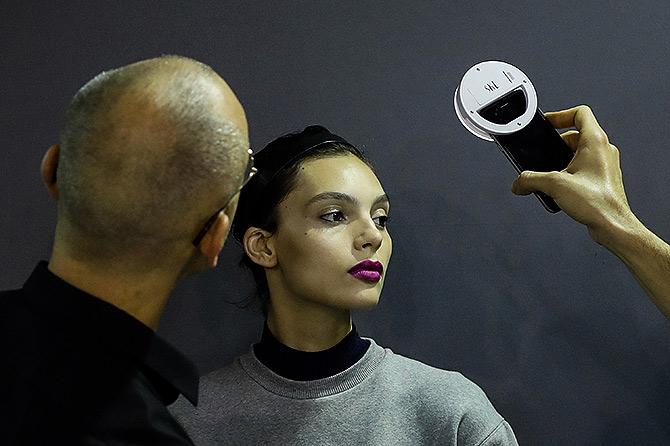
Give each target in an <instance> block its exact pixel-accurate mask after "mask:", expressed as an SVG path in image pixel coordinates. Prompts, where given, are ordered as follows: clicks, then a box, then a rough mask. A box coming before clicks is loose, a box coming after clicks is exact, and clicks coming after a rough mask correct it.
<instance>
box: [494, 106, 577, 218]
mask: <svg viewBox="0 0 670 446" xmlns="http://www.w3.org/2000/svg"><path fill="white" fill-rule="evenodd" d="M492 136H493V139H494V141H495V142H496V144H498V147H500V149H501V150H502V152H503V153H504V154H505V156H506V157H507V159H509V160H510V162H511V163H512V165H513V166H514V168H515V169H516V171H517V172H518V173H521V172H523V171H524V170H532V171H536V172H551V171H561V170H563V169H565V168H566V167H567V166H568V164H569V163H570V161H571V160H572V157H573V155H574V153H573V152H572V149H570V147H568V145H567V144H565V142H564V141H563V138H561V135H560V134H559V133H558V132H557V131H556V129H555V128H554V127H553V126H552V125H551V123H550V122H549V121H547V119H546V118H545V117H544V114H543V113H542V111H541V110H540V109H538V110H537V111H536V112H535V116H533V119H532V120H531V121H530V123H528V125H526V126H525V127H524V128H522V129H521V130H519V131H518V132H514V133H512V134H510V135H492ZM535 195H536V196H537V198H539V199H540V202H541V203H542V205H543V206H544V207H545V209H547V211H549V212H552V213H556V212H559V211H560V210H561V208H560V207H559V206H558V204H556V202H555V201H554V200H553V199H552V198H551V197H549V196H548V195H546V194H543V193H542V192H536V193H535Z"/></svg>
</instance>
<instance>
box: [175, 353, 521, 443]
mask: <svg viewBox="0 0 670 446" xmlns="http://www.w3.org/2000/svg"><path fill="white" fill-rule="evenodd" d="M170 410H171V411H172V414H173V415H174V416H175V418H177V420H178V421H179V422H180V423H181V424H182V425H183V426H184V428H186V431H187V432H188V433H189V435H190V436H191V438H192V439H193V441H194V442H195V444H196V445H202V446H205V445H283V446H284V445H384V446H387V445H420V444H425V445H433V444H434V445H482V446H483V445H486V446H492V445H516V444H517V442H516V439H515V437H514V433H513V432H512V429H511V427H510V426H509V424H507V422H506V421H505V420H504V419H503V418H502V417H501V416H500V415H499V414H498V413H497V412H496V410H495V409H494V408H493V406H492V405H491V403H490V402H489V400H488V399H487V397H486V395H485V394H484V392H483V391H482V390H481V389H480V388H479V387H477V385H476V384H474V383H472V382H471V381H469V380H468V379H466V378H465V377H464V376H463V375H461V374H460V373H457V372H450V371H445V370H440V369H436V368H434V367H430V366H428V365H425V364H423V363H421V362H418V361H415V360H412V359H408V358H405V357H403V356H400V355H396V354H395V353H393V352H392V351H391V350H390V349H384V348H382V347H380V346H378V345H377V344H376V343H375V342H374V341H372V340H371V344H370V347H369V348H368V351H367V352H366V353H365V355H364V356H363V357H362V358H361V359H360V360H359V361H358V362H357V363H356V364H354V365H353V366H351V367H350V368H348V369H347V370H345V371H343V372H341V373H338V374H337V375H334V376H331V377H328V378H324V379H318V380H314V381H292V380H289V379H285V378H282V377H280V376H278V375H276V374H275V373H273V372H272V371H271V370H270V369H268V368H267V367H265V366H264V365H263V364H262V363H261V362H260V361H258V359H257V358H256V357H255V356H254V354H253V350H252V351H251V352H249V353H247V354H245V355H243V356H241V357H239V358H237V359H236V360H235V361H234V362H233V363H232V364H230V365H229V366H227V367H225V368H223V369H220V370H217V371H215V372H212V373H211V374H209V375H207V376H205V377H204V378H203V379H202V380H201V383H200V402H199V404H198V407H197V409H195V408H193V406H191V405H190V403H188V401H186V400H185V399H183V398H180V399H179V400H178V401H177V402H176V403H175V404H174V405H173V406H172V407H171V408H170Z"/></svg>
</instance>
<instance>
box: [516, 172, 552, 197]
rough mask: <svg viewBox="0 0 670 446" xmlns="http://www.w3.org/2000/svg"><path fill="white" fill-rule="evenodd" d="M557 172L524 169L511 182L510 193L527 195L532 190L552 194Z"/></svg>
mask: <svg viewBox="0 0 670 446" xmlns="http://www.w3.org/2000/svg"><path fill="white" fill-rule="evenodd" d="M557 175H560V173H559V172H532V171H530V170H526V171H524V172H521V175H519V177H518V178H517V179H516V180H515V181H514V183H513V184H512V193H514V194H516V195H528V194H531V193H533V192H543V193H545V194H547V195H549V196H553V194H552V192H553V191H554V189H555V185H556V182H557Z"/></svg>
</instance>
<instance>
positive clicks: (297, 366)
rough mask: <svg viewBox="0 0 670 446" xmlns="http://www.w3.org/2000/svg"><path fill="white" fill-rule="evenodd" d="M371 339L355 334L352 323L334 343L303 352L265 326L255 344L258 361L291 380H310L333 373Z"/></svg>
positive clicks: (355, 357)
mask: <svg viewBox="0 0 670 446" xmlns="http://www.w3.org/2000/svg"><path fill="white" fill-rule="evenodd" d="M369 346H370V341H368V340H367V339H363V338H361V337H360V336H359V335H358V332H357V331H356V326H353V328H352V329H351V331H350V332H349V334H348V335H346V336H345V337H344V339H342V340H341V341H340V342H338V343H337V344H336V345H335V346H333V347H331V348H329V349H328V350H323V351H320V352H303V351H300V350H295V349H292V348H291V347H287V346H286V345H284V344H282V343H281V342H279V341H278V340H277V339H276V338H275V337H274V336H273V334H272V332H271V331H270V329H269V328H268V325H267V323H266V324H265V327H264V328H263V335H262V337H261V342H259V343H258V344H255V345H254V354H255V355H256V357H257V358H258V360H259V361H260V362H262V363H263V365H265V366H266V367H267V368H269V369H270V370H272V371H273V372H275V373H276V374H277V375H279V376H282V377H284V378H288V379H292V380H294V381H310V380H314V379H321V378H327V377H329V376H333V375H336V374H338V373H340V372H342V371H344V370H346V369H348V368H349V367H351V366H352V365H354V364H355V363H356V362H357V361H358V360H359V359H361V358H362V357H363V355H365V352H366V351H367V349H368V347H369Z"/></svg>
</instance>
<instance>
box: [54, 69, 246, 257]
mask: <svg viewBox="0 0 670 446" xmlns="http://www.w3.org/2000/svg"><path fill="white" fill-rule="evenodd" d="M247 148H248V135H247V124H246V119H245V116H244V110H243V109H242V106H241V105H240V103H239V101H238V100H237V98H236V97H235V95H234V93H233V92H232V90H231V89H230V87H228V85H227V84H226V83H225V82H224V81H223V79H221V78H220V77H219V76H218V75H217V74H216V73H215V72H214V71H213V70H212V69H211V68H209V67H208V66H206V65H204V64H201V63H199V62H196V61H193V60H191V59H187V58H182V57H177V56H166V57H161V58H157V59H150V60H146V61H142V62H138V63H135V64H132V65H128V66H125V67H122V68H118V69H115V70H111V71H108V72H104V73H102V74H100V75H98V76H97V77H95V78H94V79H93V80H91V81H90V82H88V83H87V84H86V85H84V87H82V88H81V90H79V92H78V93H77V94H76V95H75V97H74V99H73V100H72V103H71V104H70V106H69V108H68V110H67V112H66V117H65V126H64V129H63V132H62V134H61V153H60V160H59V166H58V188H59V194H60V198H59V222H58V226H59V234H58V236H59V238H61V240H62V241H63V242H64V243H65V245H66V247H67V249H68V251H69V253H70V254H71V255H73V256H74V257H78V258H80V260H84V261H89V260H91V261H94V260H95V259H99V258H101V256H107V257H108V258H119V259H126V260H128V259H130V261H132V260H133V259H137V260H138V262H140V263H141V262H143V261H145V260H146V258H149V257H151V256H152V255H153V256H161V255H169V254H170V253H171V252H172V251H173V250H174V249H178V248H179V247H183V246H187V244H188V243H189V242H190V240H191V239H192V238H193V236H194V235H195V233H197V231H198V229H199V225H201V224H202V223H204V221H205V220H206V219H207V217H208V216H209V215H210V214H211V213H212V212H213V210H215V209H216V208H217V206H219V207H220V206H221V205H222V203H223V202H225V200H226V199H227V198H229V197H230V195H231V194H233V193H235V190H236V188H237V187H238V185H239V184H240V183H241V181H242V178H241V176H242V172H243V170H244V165H245V163H246V149H247ZM147 266H148V267H150V266H149V265H147Z"/></svg>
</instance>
